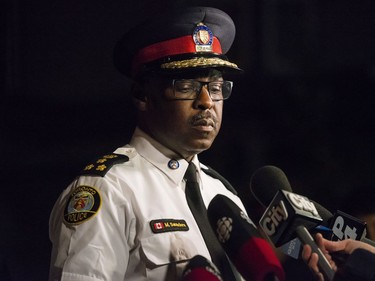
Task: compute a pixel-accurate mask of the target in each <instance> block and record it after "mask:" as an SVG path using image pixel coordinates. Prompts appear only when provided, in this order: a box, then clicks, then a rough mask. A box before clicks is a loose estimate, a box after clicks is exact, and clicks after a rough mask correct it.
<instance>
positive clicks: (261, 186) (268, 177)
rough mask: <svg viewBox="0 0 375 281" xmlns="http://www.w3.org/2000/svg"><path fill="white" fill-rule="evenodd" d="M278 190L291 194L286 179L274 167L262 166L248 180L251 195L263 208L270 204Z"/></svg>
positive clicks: (279, 170)
mask: <svg viewBox="0 0 375 281" xmlns="http://www.w3.org/2000/svg"><path fill="white" fill-rule="evenodd" d="M280 189H282V190H286V191H290V192H292V188H291V186H290V183H289V180H288V178H287V177H286V175H285V174H284V172H283V171H282V170H281V169H279V168H278V167H276V166H272V165H267V166H263V167H261V168H259V169H258V170H256V171H255V172H254V174H253V175H252V177H251V179H250V190H251V193H252V194H253V195H254V197H255V199H256V200H257V201H258V202H259V203H260V204H262V205H263V206H264V207H267V206H268V205H269V204H270V203H271V201H272V199H273V197H274V196H275V194H276V193H277V191H278V190H280Z"/></svg>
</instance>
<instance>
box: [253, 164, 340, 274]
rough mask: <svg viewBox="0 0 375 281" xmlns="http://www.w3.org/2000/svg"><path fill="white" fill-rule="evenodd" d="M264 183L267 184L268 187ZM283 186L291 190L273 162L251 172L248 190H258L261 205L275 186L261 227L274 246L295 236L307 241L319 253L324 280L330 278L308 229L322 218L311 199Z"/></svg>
mask: <svg viewBox="0 0 375 281" xmlns="http://www.w3.org/2000/svg"><path fill="white" fill-rule="evenodd" d="M263 177H267V179H263ZM279 182H280V183H279ZM254 183H255V185H254ZM263 184H269V185H270V188H269V187H268V186H267V185H263ZM262 185H263V186H262ZM283 188H286V189H288V190H291V188H290V184H289V181H288V180H287V178H286V176H285V174H284V173H283V172H282V171H281V170H280V169H278V168H276V167H274V166H265V167H263V168H261V169H259V170H258V171H257V172H256V174H254V175H253V177H252V184H251V190H252V192H253V194H254V192H259V193H256V194H254V196H255V197H256V198H258V199H263V200H265V202H261V203H262V204H263V205H264V206H267V204H268V201H269V198H270V197H271V196H272V193H274V191H275V189H276V190H277V192H276V194H275V193H274V196H273V199H272V200H271V202H270V203H269V204H268V208H267V209H266V211H265V212H264V214H263V216H262V217H261V219H260V221H259V225H260V227H261V228H262V229H263V231H264V232H265V234H267V236H268V237H269V238H270V240H271V241H272V242H273V244H274V245H275V246H276V247H279V246H281V245H283V244H285V243H287V242H289V241H291V240H293V239H294V238H296V237H298V238H299V240H300V241H301V242H302V244H308V245H310V247H311V249H312V251H313V252H315V253H317V254H318V256H319V261H318V266H319V268H320V270H321V272H322V273H323V275H324V276H325V278H326V280H327V279H328V280H333V276H334V270H333V269H332V267H331V266H330V264H329V262H328V260H327V259H326V257H325V256H324V254H323V253H322V251H321V250H320V248H319V247H318V246H317V245H316V243H315V241H314V239H313V238H312V236H311V234H310V232H309V230H311V229H313V228H315V227H316V226H317V225H319V224H321V223H322V221H323V219H322V218H321V217H320V215H319V213H318V211H317V208H316V207H315V205H314V203H313V202H312V201H310V200H309V199H308V198H307V197H305V196H302V195H299V194H295V193H292V192H291V191H287V190H283ZM263 192H264V193H263Z"/></svg>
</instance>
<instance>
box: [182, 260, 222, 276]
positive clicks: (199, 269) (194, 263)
mask: <svg viewBox="0 0 375 281" xmlns="http://www.w3.org/2000/svg"><path fill="white" fill-rule="evenodd" d="M201 280H207V281H223V279H222V277H221V274H220V272H219V270H218V269H217V268H216V266H215V265H214V264H213V263H212V262H210V261H209V260H208V259H206V258H205V257H203V256H201V255H196V256H194V257H193V258H192V259H191V260H190V261H189V263H188V264H187V265H186V268H185V270H184V272H183V274H182V281H201Z"/></svg>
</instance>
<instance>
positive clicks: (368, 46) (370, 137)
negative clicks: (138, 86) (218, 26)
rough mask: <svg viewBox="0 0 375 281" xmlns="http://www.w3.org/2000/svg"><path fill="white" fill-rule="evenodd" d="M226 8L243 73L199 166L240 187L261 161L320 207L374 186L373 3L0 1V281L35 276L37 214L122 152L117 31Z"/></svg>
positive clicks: (44, 227)
mask: <svg viewBox="0 0 375 281" xmlns="http://www.w3.org/2000/svg"><path fill="white" fill-rule="evenodd" d="M187 3H188V4H190V3H191V4H198V5H209V6H215V7H218V8H222V9H223V10H225V11H226V12H227V13H229V14H230V15H231V16H232V17H233V19H234V21H235V23H236V25H237V37H236V41H235V44H234V46H233V48H232V49H231V51H230V53H229V54H228V55H229V56H230V57H231V58H232V60H233V61H235V62H237V63H238V64H239V65H240V66H241V67H242V68H244V69H245V70H246V74H245V75H243V77H241V78H240V79H238V81H235V88H234V94H233V96H232V97H231V99H230V100H228V101H227V102H226V103H225V108H224V114H225V115H224V123H223V127H222V131H221V134H220V135H219V137H218V139H217V141H216V142H215V144H214V146H213V147H212V149H211V150H209V151H207V152H204V153H202V155H201V156H200V157H201V159H202V161H203V162H205V163H206V164H209V165H210V166H212V167H214V168H216V169H217V170H218V171H219V172H221V173H222V174H223V175H224V176H225V177H227V178H228V179H229V180H230V181H231V182H232V183H233V185H234V186H235V187H236V188H237V190H238V191H239V192H240V196H241V197H242V199H243V200H244V202H245V203H246V207H247V208H248V210H249V213H250V214H251V213H252V208H253V202H252V200H251V197H250V191H249V180H250V177H251V175H252V173H253V172H254V171H255V169H257V168H259V167H261V166H263V165H266V164H272V165H276V166H278V167H280V168H281V169H283V170H284V171H285V172H286V174H287V175H288V177H289V179H290V181H291V183H292V187H293V189H294V191H295V192H298V193H301V194H304V195H306V196H308V197H310V198H312V199H314V200H316V201H318V202H320V203H321V204H322V205H324V206H326V207H327V208H329V209H330V210H332V211H335V210H336V209H337V208H341V209H343V208H345V206H344V207H343V206H341V202H342V201H343V200H344V199H345V196H346V194H348V193H349V191H350V190H352V189H359V188H360V187H361V186H365V185H367V186H369V185H370V186H371V185H372V183H373V180H374V177H375V173H374V172H375V171H374V170H375V167H374V165H373V164H372V162H373V161H372V159H373V158H374V149H373V143H374V133H373V128H372V123H373V119H374V113H373V102H374V98H373V95H374V88H375V87H374V86H375V85H374V75H375V74H374V73H375V72H374V71H375V70H374V69H375V68H374V67H375V55H374V50H375V41H374V38H375V36H374V35H375V34H374V33H375V31H374V28H373V27H374V26H375V18H374V17H373V15H374V12H375V5H374V4H373V2H372V1H342V0H340V1H334V0H331V1H320V0H313V1H311V0H294V1H292V0H285V1H279V0H272V1H271V0H268V1H241V0H237V1H235V0H231V1H203V0H202V1H176V0H175V1H146V0H142V1H139V0H138V1H118V0H114V1H100V0H90V1H89V0H83V1H71V0H68V1H51V0H49V1H47V0H40V1H26V0H7V1H5V2H2V4H0V5H1V7H0V13H1V17H0V20H1V26H2V27H1V47H0V48H1V49H0V50H1V69H2V71H1V73H2V74H0V75H1V76H0V79H1V80H0V81H1V87H2V90H3V93H2V98H1V100H2V102H1V137H0V140H1V157H0V158H1V179H2V184H1V196H0V198H1V202H0V203H1V207H0V208H1V209H0V211H1V212H0V218H1V230H0V235H1V237H0V238H1V239H0V246H1V249H0V255H1V259H2V260H1V262H2V264H1V270H0V271H1V273H0V274H2V275H0V280H8V279H6V277H5V275H6V274H7V275H9V276H11V279H10V280H46V279H47V271H48V263H49V255H50V244H49V240H48V216H49V212H50V210H51V208H52V206H53V203H54V201H55V200H56V198H57V196H58V195H59V193H60V192H61V190H62V189H63V188H65V187H66V185H67V184H68V183H69V182H70V181H71V180H72V179H73V177H74V176H75V174H76V173H77V172H78V171H79V170H80V169H81V168H82V167H83V166H84V165H85V164H86V162H88V161H90V160H91V159H92V158H94V157H96V156H97V155H100V154H102V153H105V152H108V151H112V150H113V149H114V148H115V147H117V146H120V145H122V144H125V143H127V141H128V140H129V137H130V135H131V133H132V130H133V127H134V123H135V120H134V115H133V113H134V111H133V109H132V106H131V103H130V101H129V99H128V95H127V93H128V92H129V86H130V81H129V80H128V79H127V78H125V77H123V76H121V75H120V74H119V73H117V72H116V70H115V69H114V67H113V65H112V54H111V51H112V48H113V45H114V43H115V41H116V40H117V39H118V38H119V37H120V36H121V34H122V33H123V32H124V31H125V30H126V29H128V28H129V27H130V26H132V25H133V24H135V23H137V22H138V21H140V20H141V19H143V18H144V17H146V16H147V15H149V14H152V13H157V12H159V11H161V10H163V9H164V8H165V7H167V6H172V5H185V4H187Z"/></svg>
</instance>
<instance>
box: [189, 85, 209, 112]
mask: <svg viewBox="0 0 375 281" xmlns="http://www.w3.org/2000/svg"><path fill="white" fill-rule="evenodd" d="M194 105H195V107H196V108H199V109H209V108H212V107H213V106H214V101H213V100H212V99H211V96H210V93H209V92H208V89H207V85H205V86H203V87H202V88H201V91H200V93H199V95H198V97H197V98H196V100H195V101H194Z"/></svg>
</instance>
